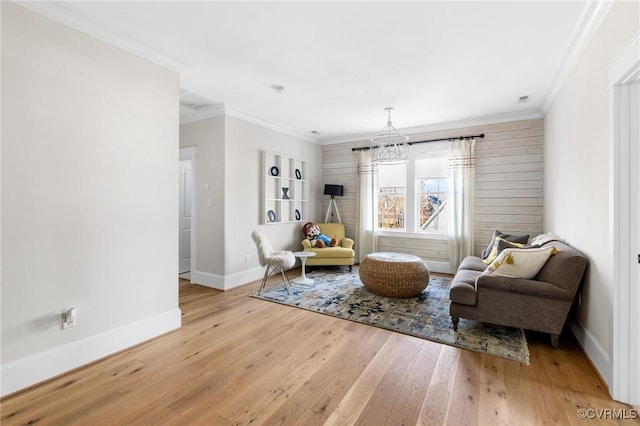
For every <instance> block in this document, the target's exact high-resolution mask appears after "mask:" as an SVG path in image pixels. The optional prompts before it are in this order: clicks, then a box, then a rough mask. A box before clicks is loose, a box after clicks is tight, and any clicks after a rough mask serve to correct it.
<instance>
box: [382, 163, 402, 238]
mask: <svg viewBox="0 0 640 426" xmlns="http://www.w3.org/2000/svg"><path fill="white" fill-rule="evenodd" d="M406 205H407V165H406V164H398V165H381V166H380V167H378V228H381V229H399V230H404V229H405V211H406Z"/></svg>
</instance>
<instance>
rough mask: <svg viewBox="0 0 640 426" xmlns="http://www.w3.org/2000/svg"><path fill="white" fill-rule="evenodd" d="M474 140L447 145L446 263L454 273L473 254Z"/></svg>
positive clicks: (452, 142)
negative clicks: (447, 212) (447, 222)
mask: <svg viewBox="0 0 640 426" xmlns="http://www.w3.org/2000/svg"><path fill="white" fill-rule="evenodd" d="M475 145H476V141H475V139H471V140H456V141H451V142H449V155H448V161H447V164H448V186H449V194H448V199H449V201H448V204H449V226H448V231H447V234H448V240H449V263H450V265H451V272H452V273H455V271H456V269H458V266H459V265H460V262H461V261H462V259H464V258H465V257H466V256H469V255H471V254H473V197H474V188H475V172H476V170H475V168H476V167H475Z"/></svg>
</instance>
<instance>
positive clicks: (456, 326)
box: [451, 317, 460, 331]
mask: <svg viewBox="0 0 640 426" xmlns="http://www.w3.org/2000/svg"><path fill="white" fill-rule="evenodd" d="M451 322H452V323H453V331H458V323H459V322H460V318H458V317H451Z"/></svg>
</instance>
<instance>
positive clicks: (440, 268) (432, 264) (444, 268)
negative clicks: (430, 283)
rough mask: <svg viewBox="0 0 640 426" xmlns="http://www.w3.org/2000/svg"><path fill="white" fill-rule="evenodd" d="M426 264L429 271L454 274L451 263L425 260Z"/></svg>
mask: <svg viewBox="0 0 640 426" xmlns="http://www.w3.org/2000/svg"><path fill="white" fill-rule="evenodd" d="M424 263H426V264H427V267H428V268H429V271H431V272H438V273H440V274H452V273H453V272H451V265H450V264H449V262H438V261H434V260H425V261H424Z"/></svg>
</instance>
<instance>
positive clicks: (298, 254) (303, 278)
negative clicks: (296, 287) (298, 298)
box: [293, 251, 316, 284]
mask: <svg viewBox="0 0 640 426" xmlns="http://www.w3.org/2000/svg"><path fill="white" fill-rule="evenodd" d="M293 255H294V256H295V257H298V258H300V263H302V275H300V276H299V277H298V278H296V279H294V280H293V283H295V284H313V280H312V279H311V278H307V273H306V270H305V269H306V268H305V264H306V263H307V257H313V256H315V255H316V254H315V253H314V252H312V251H294V252H293Z"/></svg>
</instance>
